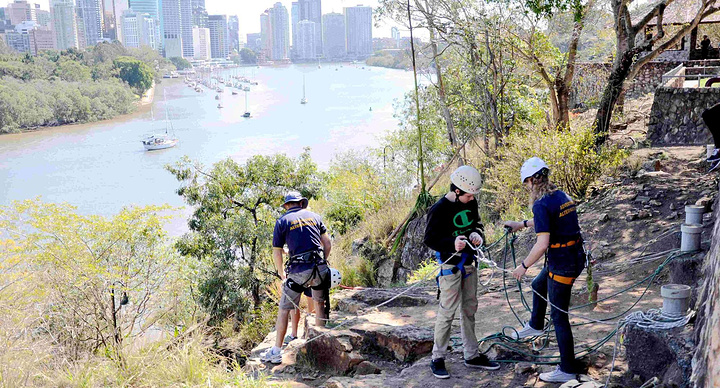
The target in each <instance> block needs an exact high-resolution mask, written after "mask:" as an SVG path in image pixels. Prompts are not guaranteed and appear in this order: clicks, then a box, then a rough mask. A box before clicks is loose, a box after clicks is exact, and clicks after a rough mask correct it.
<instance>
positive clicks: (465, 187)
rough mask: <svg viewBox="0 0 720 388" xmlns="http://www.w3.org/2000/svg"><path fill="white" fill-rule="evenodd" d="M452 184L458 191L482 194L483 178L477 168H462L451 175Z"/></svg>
mask: <svg viewBox="0 0 720 388" xmlns="http://www.w3.org/2000/svg"><path fill="white" fill-rule="evenodd" d="M450 182H452V183H453V184H454V185H455V186H457V188H458V189H460V190H462V191H464V192H466V193H470V194H473V195H474V194H477V193H479V192H480V186H481V185H482V176H481V175H480V172H479V171H478V170H477V169H475V167H472V166H460V167H458V168H457V169H456V170H455V171H453V173H452V174H450Z"/></svg>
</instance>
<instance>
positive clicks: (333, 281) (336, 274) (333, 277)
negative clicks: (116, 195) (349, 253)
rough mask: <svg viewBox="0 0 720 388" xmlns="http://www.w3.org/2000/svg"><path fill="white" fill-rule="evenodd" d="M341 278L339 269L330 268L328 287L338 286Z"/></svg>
mask: <svg viewBox="0 0 720 388" xmlns="http://www.w3.org/2000/svg"><path fill="white" fill-rule="evenodd" d="M341 280H342V275H341V274H340V271H338V270H336V269H335V268H330V288H335V287H337V286H339V285H340V281H341Z"/></svg>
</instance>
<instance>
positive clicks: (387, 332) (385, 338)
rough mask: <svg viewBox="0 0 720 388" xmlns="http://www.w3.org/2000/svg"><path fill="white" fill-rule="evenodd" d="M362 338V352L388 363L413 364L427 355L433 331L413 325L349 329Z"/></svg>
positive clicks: (358, 326) (430, 348)
mask: <svg viewBox="0 0 720 388" xmlns="http://www.w3.org/2000/svg"><path fill="white" fill-rule="evenodd" d="M351 330H352V331H353V332H355V333H357V334H360V335H362V336H363V351H364V352H365V353H369V354H373V355H376V356H380V357H382V358H384V359H387V360H390V361H400V362H413V361H415V360H417V359H418V358H420V357H423V356H425V355H427V354H429V353H430V352H431V351H432V347H433V341H434V336H433V330H432V329H430V328H424V327H417V326H415V325H405V326H384V325H373V324H368V325H362V326H360V325H356V326H354V327H353V328H352V329H351Z"/></svg>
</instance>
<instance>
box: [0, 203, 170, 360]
mask: <svg viewBox="0 0 720 388" xmlns="http://www.w3.org/2000/svg"><path fill="white" fill-rule="evenodd" d="M162 210H166V208H160V207H145V208H130V209H124V210H122V211H121V212H120V213H119V214H118V215H116V216H114V217H112V218H104V217H99V216H82V215H79V214H77V213H76V211H75V208H73V207H72V206H69V205H55V204H47V203H41V202H40V201H38V200H28V201H24V202H18V203H16V204H15V205H14V206H13V207H10V208H0V246H8V244H9V246H11V247H13V250H12V251H11V253H13V256H15V257H16V259H17V260H18V262H20V263H22V265H20V267H19V270H20V273H25V274H27V276H26V279H28V282H27V283H26V284H24V289H25V290H26V292H27V293H33V294H34V295H36V296H37V299H38V300H37V302H36V304H34V305H33V306H31V309H32V310H35V311H37V312H38V314H39V315H40V317H41V318H40V319H38V320H37V321H36V323H35V325H36V326H35V327H27V328H25V329H29V330H31V331H33V332H34V333H38V334H40V333H48V334H51V335H52V338H53V340H54V341H53V342H55V343H56V344H57V345H60V346H62V348H63V350H65V352H66V353H67V354H68V356H69V357H71V358H73V359H77V358H78V357H80V356H81V355H82V354H83V353H85V352H95V351H97V350H99V349H101V348H105V349H107V350H108V351H109V354H110V355H112V356H113V357H115V358H119V357H120V352H119V350H120V347H121V346H122V344H123V342H124V341H125V339H127V338H128V337H136V336H139V335H142V334H143V333H144V331H145V330H146V329H147V328H149V327H151V326H152V325H153V324H154V323H155V322H157V320H158V319H160V318H161V317H162V316H163V315H164V312H165V311H167V310H169V309H170V307H171V305H172V303H168V302H167V301H163V300H162V298H163V296H164V292H165V291H166V290H168V289H169V288H172V287H173V286H172V283H173V282H174V281H176V280H177V273H178V271H182V270H183V269H182V268H181V265H180V263H179V261H178V260H179V258H178V257H177V254H174V253H173V251H172V250H171V249H168V247H167V246H166V245H165V240H164V239H165V233H164V231H163V220H162V219H161V218H160V217H158V216H157V215H156V213H157V212H159V211H162ZM6 239H9V240H6ZM30 280H32V281H30ZM162 304H164V305H165V306H161V305H162Z"/></svg>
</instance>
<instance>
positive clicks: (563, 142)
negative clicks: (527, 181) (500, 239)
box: [485, 128, 627, 214]
mask: <svg viewBox="0 0 720 388" xmlns="http://www.w3.org/2000/svg"><path fill="white" fill-rule="evenodd" d="M596 137H597V134H595V132H594V131H593V129H592V128H580V129H574V130H570V131H557V130H548V131H540V130H532V131H526V132H520V131H516V132H514V133H512V134H511V135H510V136H509V137H508V138H507V142H506V146H505V147H503V148H501V149H499V150H498V154H499V156H500V157H499V160H498V161H496V162H495V163H494V164H493V165H492V166H491V167H490V168H489V169H488V170H487V180H486V184H485V189H486V191H487V192H486V194H487V195H488V197H489V198H488V204H490V205H491V206H492V208H493V209H494V210H495V211H497V212H501V213H503V214H521V213H522V212H523V209H526V208H527V194H526V191H525V189H524V188H523V186H522V183H521V182H520V167H521V166H522V164H523V162H524V161H525V160H526V159H528V158H530V157H532V156H537V157H539V158H541V159H543V160H544V161H545V162H546V163H547V164H548V166H549V167H550V178H551V180H552V181H553V182H554V183H555V184H557V185H558V187H560V189H562V190H563V191H565V192H567V193H568V194H569V195H571V196H572V197H574V198H575V199H584V198H585V194H586V192H587V189H588V187H590V185H591V184H592V183H593V182H594V181H595V180H596V179H598V178H599V177H600V176H601V175H602V174H603V173H605V172H609V171H612V170H614V169H616V168H617V167H618V166H620V165H621V164H622V162H623V160H624V159H625V157H626V156H627V152H626V151H624V150H621V149H619V148H617V147H615V146H612V145H606V146H603V147H602V148H600V149H599V150H598V149H596V148H595V139H596Z"/></svg>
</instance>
